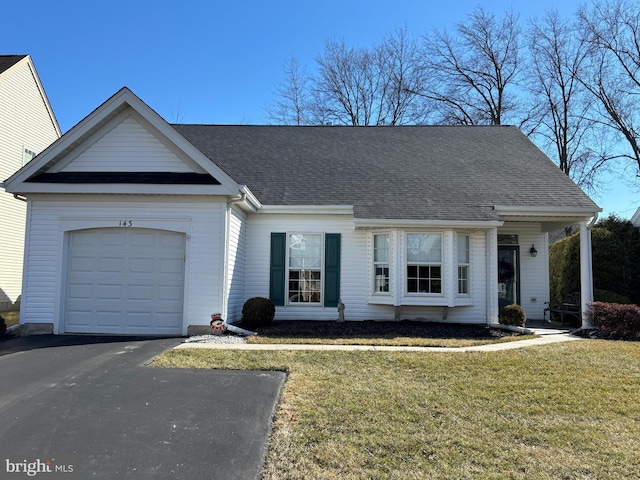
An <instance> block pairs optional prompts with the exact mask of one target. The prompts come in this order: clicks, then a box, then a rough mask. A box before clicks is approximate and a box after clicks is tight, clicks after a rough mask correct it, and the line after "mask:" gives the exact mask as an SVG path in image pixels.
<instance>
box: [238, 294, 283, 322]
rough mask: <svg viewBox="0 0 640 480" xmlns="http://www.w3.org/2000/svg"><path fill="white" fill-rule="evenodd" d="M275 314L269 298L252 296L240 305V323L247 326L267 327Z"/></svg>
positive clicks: (274, 308)
mask: <svg viewBox="0 0 640 480" xmlns="http://www.w3.org/2000/svg"><path fill="white" fill-rule="evenodd" d="M275 314H276V307H275V305H274V304H273V302H272V301H271V300H269V299H268V298H264V297H253V298H250V299H249V300H247V301H246V302H244V305H243V307H242V325H243V326H245V327H247V328H255V327H268V326H270V325H271V322H273V317H275Z"/></svg>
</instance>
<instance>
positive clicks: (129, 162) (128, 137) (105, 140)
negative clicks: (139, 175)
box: [54, 114, 202, 173]
mask: <svg viewBox="0 0 640 480" xmlns="http://www.w3.org/2000/svg"><path fill="white" fill-rule="evenodd" d="M131 115H133V114H131ZM109 127H110V128H109ZM105 130H106V131H105V132H102V136H101V137H97V139H96V138H94V137H92V139H91V141H93V143H91V144H89V145H87V146H85V148H84V149H79V150H80V152H79V153H78V154H77V155H76V156H71V157H69V158H68V159H66V160H65V162H64V166H63V167H61V168H60V169H59V171H62V172H65V171H66V172H183V173H184V172H193V171H194V168H192V167H191V166H188V165H187V164H186V163H185V161H184V160H183V159H181V158H180V157H179V156H178V155H177V154H176V153H174V152H173V151H172V150H171V149H169V148H168V147H167V146H166V145H165V144H164V143H163V142H162V141H160V140H159V139H158V137H156V136H154V135H153V133H152V131H150V127H147V126H145V125H144V122H143V121H142V120H141V119H138V118H134V117H133V116H125V117H124V118H122V119H121V120H120V121H119V122H117V121H116V122H115V125H109V126H108V127H105ZM54 170H57V169H54ZM198 171H199V173H201V172H202V170H201V169H199V170H198Z"/></svg>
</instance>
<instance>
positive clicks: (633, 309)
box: [587, 302, 640, 340]
mask: <svg viewBox="0 0 640 480" xmlns="http://www.w3.org/2000/svg"><path fill="white" fill-rule="evenodd" d="M587 315H589V317H590V318H591V323H592V324H593V326H594V327H597V328H598V330H599V333H598V336H599V337H601V338H610V339H617V340H640V307H639V306H638V305H633V304H629V305H622V304H619V303H604V302H590V303H589V310H588V311H587Z"/></svg>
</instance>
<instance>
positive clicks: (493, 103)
mask: <svg viewBox="0 0 640 480" xmlns="http://www.w3.org/2000/svg"><path fill="white" fill-rule="evenodd" d="M456 34H457V35H456V36H450V35H449V34H448V33H447V32H446V31H443V32H439V31H437V30H434V31H433V32H432V33H431V34H430V35H428V36H425V38H424V40H425V42H424V43H425V60H426V64H427V65H426V66H427V69H428V72H429V77H430V79H431V84H430V86H428V87H427V89H426V90H425V91H424V92H423V95H424V96H426V97H427V98H429V99H430V100H431V101H432V102H434V105H435V108H437V110H438V111H439V113H440V118H439V119H436V121H438V122H440V123H451V124H491V125H500V124H502V123H503V122H504V121H505V117H506V116H507V115H509V114H513V113H515V111H516V110H517V104H518V102H517V98H516V96H515V89H514V91H513V92H511V91H510V90H509V89H510V88H511V87H512V86H515V84H516V83H517V81H518V77H519V74H520V71H521V65H520V50H519V39H520V29H519V27H518V17H517V15H515V14H514V13H513V12H507V13H505V15H504V16H503V17H502V18H501V19H496V17H495V16H494V15H491V14H489V13H487V12H486V11H485V10H484V9H483V8H482V7H477V8H476V9H475V10H474V11H473V13H472V14H471V15H469V17H468V22H466V23H460V24H458V25H457V27H456Z"/></svg>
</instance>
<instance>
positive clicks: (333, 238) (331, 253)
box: [324, 233, 340, 307]
mask: <svg viewBox="0 0 640 480" xmlns="http://www.w3.org/2000/svg"><path fill="white" fill-rule="evenodd" d="M339 301H340V234H339V233H327V234H326V235H325V237H324V306H325V307H337V306H338V302H339Z"/></svg>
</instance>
